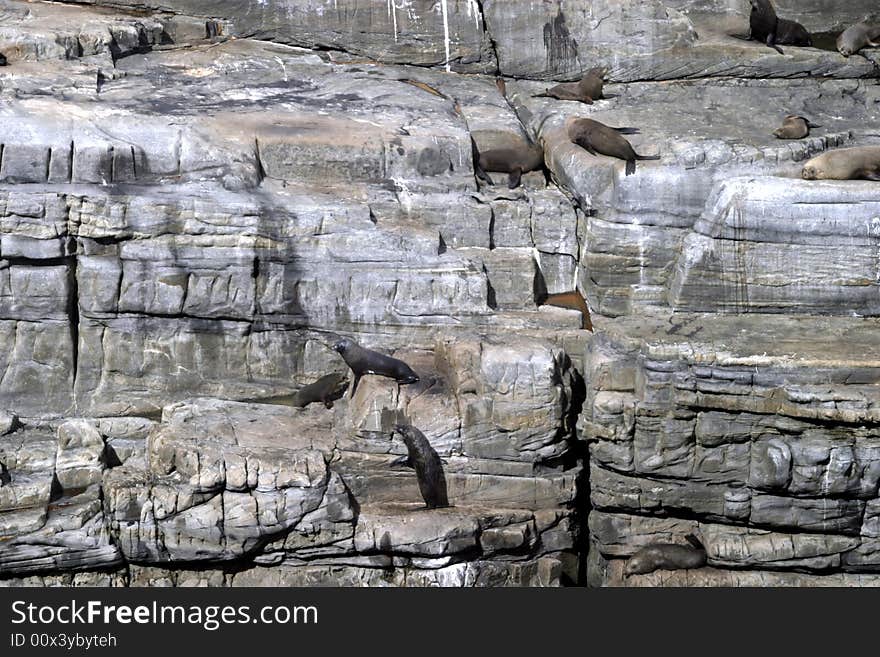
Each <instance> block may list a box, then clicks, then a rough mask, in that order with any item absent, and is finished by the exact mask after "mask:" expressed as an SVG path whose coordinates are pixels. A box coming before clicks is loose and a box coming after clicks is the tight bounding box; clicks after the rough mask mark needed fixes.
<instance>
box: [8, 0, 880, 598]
mask: <svg viewBox="0 0 880 657" xmlns="http://www.w3.org/2000/svg"><path fill="white" fill-rule="evenodd" d="M104 4H105V3H103V2H100V1H98V2H94V3H91V2H88V3H85V4H83V3H42V2H19V1H17V0H0V54H2V55H3V56H4V57H5V58H6V61H7V63H8V65H7V66H3V67H0V101H2V102H0V121H2V123H3V126H4V131H3V135H2V138H0V585H3V584H9V585H32V586H253V585H264V586H297V585H308V586H320V585H346V586H362V585H369V586H558V585H561V584H582V585H583V584H589V585H596V586H603V585H611V586H618V585H648V586H657V585H663V586H678V585H685V586H717V585H721V586H731V585H760V586H783V585H792V586H823V585H834V586H840V585H845V586H869V585H876V584H877V583H878V581H880V580H878V578H880V492H878V486H880V401H878V400H880V352H878V347H877V345H878V344H880V339H878V338H880V324H878V322H880V298H878V294H880V283H878V281H880V275H878V263H877V252H878V246H880V245H878V239H880V226H878V221H880V219H878V216H880V187H878V186H877V184H876V183H873V182H868V181H823V182H808V181H803V180H801V179H800V167H801V166H802V164H803V162H804V161H805V160H806V159H807V158H809V157H811V156H813V155H815V154H817V153H820V152H822V151H824V150H826V149H829V148H835V147H838V146H844V145H847V146H848V145H862V144H872V143H873V144H876V143H880V84H878V77H880V51H877V50H876V49H874V50H871V49H868V50H865V51H863V52H862V53H860V54H859V55H855V56H852V57H850V58H844V57H842V56H840V55H839V54H837V53H836V51H834V48H833V35H834V33H835V32H836V31H839V30H840V29H842V28H843V27H845V26H846V25H847V24H849V23H851V22H854V21H857V20H860V19H862V18H863V17H864V16H865V15H868V14H870V13H871V12H875V11H876V6H875V3H874V2H868V1H867V0H855V1H853V2H851V3H848V4H847V6H846V7H845V8H841V7H840V6H838V5H839V3H832V2H831V1H830V0H827V1H826V0H809V2H801V3H797V2H791V1H783V0H779V1H778V2H777V3H776V5H777V8H778V10H779V13H780V15H782V16H785V17H787V18H791V19H795V20H799V21H801V22H803V23H804V24H805V25H806V26H807V27H808V28H809V29H810V30H812V31H813V32H814V35H815V39H816V45H817V46H819V47H817V48H794V47H785V54H784V55H780V54H778V53H776V52H775V51H773V50H771V49H769V48H767V47H766V46H764V45H762V44H758V43H755V42H745V41H742V40H737V39H735V38H733V37H732V36H731V35H732V34H735V33H743V32H745V31H746V29H747V16H748V2H746V0H742V1H739V0H737V1H736V2H726V1H725V2H721V1H719V0H651V1H650V2H636V1H635V0H602V1H600V2H591V3H585V4H584V6H583V7H580V6H578V7H574V5H573V3H565V2H562V0H550V1H548V2H543V3H539V4H540V6H539V7H535V3H531V2H525V0H480V1H477V0H443V1H442V2H434V1H431V2H429V1H427V0H402V1H401V0H395V1H392V0H388V1H387V2H381V1H380V0H372V1H370V2H363V1H362V0H338V1H337V0H334V1H333V2H330V1H329V0H309V1H306V2H304V1H302V0H267V1H265V2H237V1H236V2H225V1H224V2H206V1H203V0H165V2H163V3H162V6H161V8H157V7H156V6H155V5H154V3H144V2H142V1H141V0H114V1H113V2H109V1H108V2H107V3H106V4H107V5H112V6H107V7H105V6H103V5H104ZM598 65H604V66H607V67H608V77H609V80H610V84H608V85H606V91H607V92H608V93H609V95H613V97H611V98H609V99H605V100H600V101H598V102H596V103H595V104H593V105H591V106H587V105H582V104H580V103H573V102H566V101H558V100H554V99H549V98H544V97H536V94H538V93H540V92H541V91H543V90H544V89H545V88H546V87H547V86H548V84H549V82H550V81H551V80H572V79H576V78H578V77H579V75H580V74H581V73H582V72H583V71H584V70H585V69H587V68H591V67H593V66H598ZM462 73H467V74H468V75H461V74H462ZM498 78H500V79H501V80H502V82H503V84H499V83H498ZM786 114H803V115H805V116H808V117H809V118H810V119H811V121H812V122H814V123H816V124H819V125H821V126H822V127H821V128H820V129H816V130H814V131H813V133H812V134H811V135H810V137H809V138H807V139H804V140H799V141H779V140H777V139H775V138H774V136H773V135H772V131H773V129H774V128H775V127H777V126H778V124H779V121H780V120H781V118H782V117H783V116H785V115H786ZM571 116H581V117H587V116H589V117H592V118H595V119H598V120H600V121H603V122H607V123H608V124H610V125H616V126H634V127H638V128H639V129H640V134H637V135H632V136H630V137H628V138H629V139H630V141H631V142H632V143H633V145H634V146H635V148H636V150H637V151H638V152H639V153H642V154H646V155H655V154H656V155H659V156H660V159H659V161H651V162H639V163H638V167H637V172H636V174H635V175H632V176H625V175H624V164H623V162H622V161H619V160H614V159H611V158H608V157H604V156H594V155H590V154H589V153H587V152H586V151H584V150H583V149H581V148H579V147H578V146H576V145H574V144H572V143H571V142H570V141H569V140H568V139H567V137H566V135H565V132H564V127H563V126H564V122H565V119H566V118H568V117H571ZM526 139H528V140H535V141H540V142H541V143H542V144H543V146H544V150H545V162H546V172H531V173H529V174H527V175H525V176H524V177H523V185H522V186H521V187H519V188H517V189H515V190H509V189H507V187H506V185H504V184H498V185H493V186H487V185H483V184H482V183H478V181H477V180H475V178H474V171H473V151H472V143H471V142H472V140H473V141H474V142H475V143H476V145H477V147H478V148H479V149H481V150H484V149H488V148H493V147H499V146H500V147H504V146H508V145H510V144H513V143H516V142H522V141H523V140H526ZM496 175H497V174H496ZM500 178H501V177H500V176H499V182H500ZM550 295H552V296H554V298H556V299H557V301H552V302H551V301H550V300H549V299H548V296H550ZM560 298H564V299H569V300H571V299H572V298H576V299H581V298H583V299H585V300H586V304H587V306H588V307H589V310H590V313H591V315H592V317H583V316H582V314H581V312H580V310H578V309H577V307H578V306H577V304H574V303H569V304H562V305H570V306H573V307H558V303H559V302H558V299H560ZM545 301H547V305H545ZM551 303H552V304H554V305H550V304H551ZM591 319H592V325H593V327H594V330H593V332H590V331H587V330H583V328H582V326H589V325H590V321H589V320H591ZM338 335H344V336H347V337H351V338H354V339H356V340H357V341H358V342H360V343H361V344H363V345H365V346H368V347H371V348H375V349H379V350H381V351H383V352H384V353H387V354H390V355H394V356H395V357H397V358H402V359H404V360H405V361H406V362H408V363H409V364H410V365H411V366H412V367H413V368H414V369H415V370H416V372H417V373H418V374H419V376H420V381H419V383H418V384H414V385H406V386H399V385H397V384H396V383H394V382H393V381H391V380H390V379H384V378H381V377H375V376H368V377H365V378H364V379H363V380H362V381H361V382H360V384H359V386H358V388H357V390H356V391H354V392H353V394H352V391H348V392H347V393H346V395H345V396H344V397H343V398H342V399H340V400H338V401H337V402H336V403H335V405H334V406H333V408H332V409H326V408H324V407H323V406H322V405H320V404H315V405H312V406H308V407H306V408H304V409H299V408H295V407H292V406H290V405H289V404H290V401H291V397H292V395H293V393H295V391H296V390H297V389H298V388H300V387H301V386H302V385H305V384H307V383H310V382H312V381H314V380H316V379H317V378H319V377H320V376H322V375H324V374H327V373H328V372H332V371H339V372H341V371H344V369H345V368H344V363H342V361H341V359H340V358H339V357H338V355H337V354H335V353H334V352H333V351H332V349H331V346H332V344H333V341H334V340H335V338H336V336H338ZM400 422H412V423H413V424H414V425H416V426H417V427H419V428H420V429H421V430H422V432H423V433H424V434H425V436H426V437H427V438H428V440H429V441H430V443H431V445H432V447H433V448H434V449H435V450H436V451H437V453H438V454H439V456H440V458H441V460H442V462H443V467H444V474H445V478H446V483H447V488H448V493H449V499H450V503H451V506H450V507H449V508H444V509H436V510H430V511H429V510H427V509H425V508H424V507H423V504H422V500H421V496H420V493H419V489H418V486H417V482H416V478H415V474H414V472H413V471H412V470H411V469H408V468H406V467H403V466H401V465H399V463H397V462H398V460H399V457H400V456H402V455H404V454H405V453H406V450H405V447H404V445H403V443H402V441H401V440H400V438H399V436H396V435H395V434H394V432H393V427H394V425H395V424H398V423H400ZM688 534H695V535H697V536H698V537H699V538H700V540H701V541H702V542H703V544H704V545H705V547H706V551H707V555H708V565H707V566H706V567H704V568H700V569H698V570H695V571H675V572H670V571H657V572H654V573H650V574H646V575H639V576H633V577H626V576H625V575H624V563H625V559H626V558H627V557H629V556H631V555H632V554H634V553H635V552H636V551H637V550H639V549H640V548H642V547H645V546H646V545H649V544H651V543H653V542H676V543H682V542H683V541H684V537H685V536H686V535H688Z"/></svg>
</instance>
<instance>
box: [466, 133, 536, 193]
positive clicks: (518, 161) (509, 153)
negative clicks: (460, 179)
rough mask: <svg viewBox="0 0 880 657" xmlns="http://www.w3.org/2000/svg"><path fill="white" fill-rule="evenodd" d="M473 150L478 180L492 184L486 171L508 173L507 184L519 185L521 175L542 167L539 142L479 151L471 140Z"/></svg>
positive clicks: (509, 185) (511, 186) (512, 187)
mask: <svg viewBox="0 0 880 657" xmlns="http://www.w3.org/2000/svg"><path fill="white" fill-rule="evenodd" d="M471 144H472V145H473V152H474V173H475V174H476V176H477V178H479V179H480V180H482V181H484V182H486V183H488V184H490V185H494V184H495V183H494V182H493V181H492V178H490V177H489V174H488V173H486V172H487V171H494V172H498V173H506V174H508V180H507V186H508V187H509V188H510V189H514V188H515V187H519V184H520V182H521V180H522V175H523V174H524V173H526V172H528V171H537V170H539V169H543V168H544V149H543V148H542V147H541V145H540V144H535V143H532V142H523V144H522V146H511V147H506V148H490V149H488V150H485V151H480V150H479V149H478V148H477V144H476V142H475V141H473V140H471Z"/></svg>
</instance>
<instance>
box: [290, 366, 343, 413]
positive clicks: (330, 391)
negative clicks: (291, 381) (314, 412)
mask: <svg viewBox="0 0 880 657" xmlns="http://www.w3.org/2000/svg"><path fill="white" fill-rule="evenodd" d="M347 386H348V377H347V376H345V375H344V374H340V373H339V372H333V373H331V374H325V375H324V376H322V377H321V378H320V379H318V380H317V381H315V382H314V383H310V384H308V385H306V386H303V387H302V388H300V389H299V390H297V391H296V394H295V395H294V396H293V401H292V402H291V404H292V405H293V406H297V407H298V408H305V407H306V406H308V405H309V404H313V403H314V402H321V403H322V404H324V406H325V407H326V408H333V402H335V401H336V400H337V399H339V398H340V397H342V395H344V394H345V388H346V387H347Z"/></svg>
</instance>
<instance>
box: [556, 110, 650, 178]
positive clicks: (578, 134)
mask: <svg viewBox="0 0 880 657" xmlns="http://www.w3.org/2000/svg"><path fill="white" fill-rule="evenodd" d="M565 123H566V131H567V133H568V138H569V139H570V140H571V141H572V142H573V143H575V144H577V145H578V146H580V147H581V148H583V149H585V150H586V151H587V152H589V153H591V154H593V155H607V156H609V157H616V158H618V159H620V160H625V161H626V175H628V176H629V175H632V174H634V173H635V172H636V160H659V159H660V156H659V155H639V154H638V153H636V152H635V150H633V147H632V144H630V143H629V142H628V141H627V140H626V139H624V138H623V137H621V136H620V135H621V134H634V133H636V132H638V129H637V128H612V127H611V126H607V125H605V124H604V123H599V122H598V121H594V120H593V119H576V118H569V119H568V120H566V122H565Z"/></svg>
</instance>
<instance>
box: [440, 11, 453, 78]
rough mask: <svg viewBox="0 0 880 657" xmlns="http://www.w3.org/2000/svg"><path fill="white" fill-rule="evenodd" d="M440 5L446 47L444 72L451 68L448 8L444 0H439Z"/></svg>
mask: <svg viewBox="0 0 880 657" xmlns="http://www.w3.org/2000/svg"><path fill="white" fill-rule="evenodd" d="M440 7H441V8H442V10H443V45H444V46H445V48H446V72H447V73H449V72H450V71H451V70H452V69H451V67H450V66H449V10H448V8H447V6H446V0H440Z"/></svg>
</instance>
